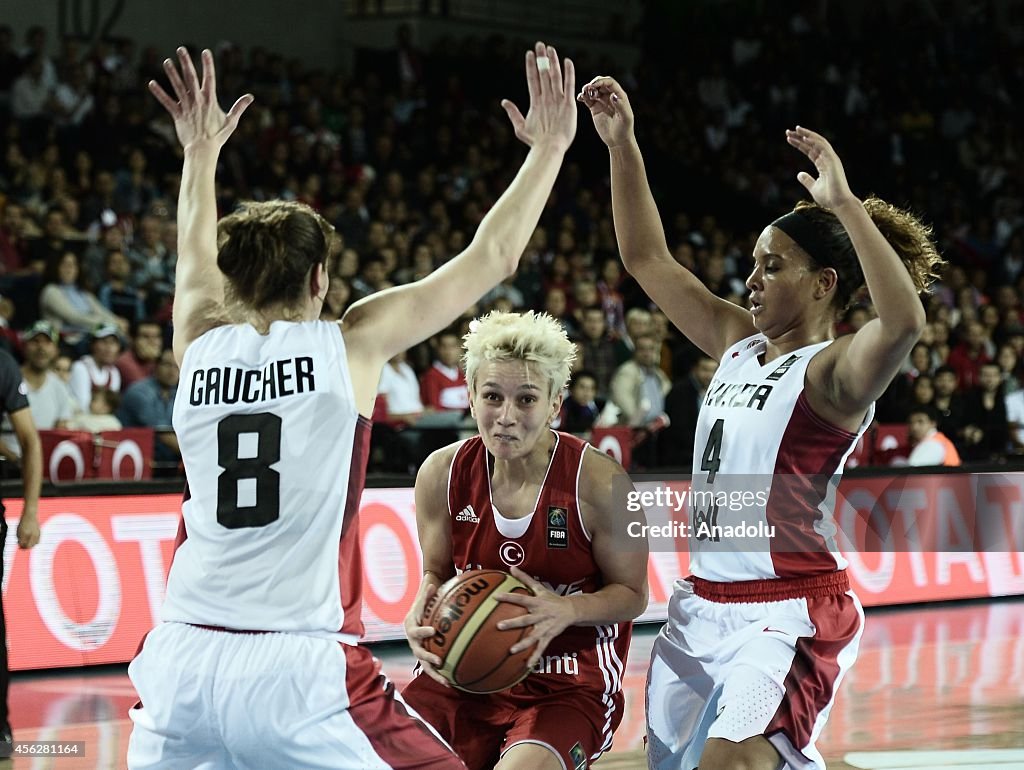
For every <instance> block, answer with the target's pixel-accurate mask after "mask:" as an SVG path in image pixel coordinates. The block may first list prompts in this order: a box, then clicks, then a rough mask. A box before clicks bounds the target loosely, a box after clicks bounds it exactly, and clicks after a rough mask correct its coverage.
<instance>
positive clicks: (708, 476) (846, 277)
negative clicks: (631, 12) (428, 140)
mask: <svg viewBox="0 0 1024 770" xmlns="http://www.w3.org/2000/svg"><path fill="white" fill-rule="evenodd" d="M579 99H580V101H582V102H584V103H585V104H586V105H587V106H588V107H589V108H590V112H591V116H592V117H593V119H594V125H595V127H596V129H597V132H598V134H599V135H600V136H601V139H602V140H603V141H604V143H605V144H606V145H607V146H608V149H609V154H610V159H611V182H612V207H613V215H614V220H615V232H616V236H617V238H618V243H619V249H620V251H621V252H622V257H623V261H624V262H625V265H626V268H627V270H629V272H630V273H631V274H632V275H633V276H635V277H636V279H637V280H638V281H639V282H640V285H641V286H642V287H643V288H644V290H645V291H646V292H647V293H648V294H649V295H650V297H651V298H652V299H653V300H654V301H655V302H656V303H657V304H658V307H660V308H662V309H663V310H664V312H665V313H666V315H668V317H669V319H670V320H671V321H672V322H673V323H674V324H675V325H676V326H677V327H678V328H679V329H680V331H682V332H683V334H685V335H686V336H687V337H689V338H690V339H691V340H692V341H693V342H694V343H695V344H696V345H697V346H698V347H699V348H701V350H703V351H704V352H705V353H707V354H708V355H709V356H711V357H712V358H713V359H715V360H717V361H719V362H720V363H719V367H718V370H717V372H716V373H715V377H714V380H713V381H712V383H711V386H710V387H709V388H708V391H707V394H706V396H705V398H704V401H703V403H702V405H701V409H700V415H699V420H698V424H697V432H696V443H695V446H694V460H693V475H692V479H693V480H692V490H693V491H694V492H698V493H708V492H710V493H712V496H714V494H717V493H718V492H720V491H721V492H727V493H729V494H733V493H736V492H739V493H743V492H746V493H748V494H749V495H750V497H749V498H747V499H748V502H747V503H738V504H737V505H736V506H735V507H733V506H728V505H724V504H720V502H719V501H720V500H721V499H722V498H720V497H716V498H714V500H715V502H714V503H711V502H708V500H709V498H708V497H707V496H706V495H705V496H704V497H703V500H704V502H703V503H702V504H701V505H700V506H697V507H694V508H692V510H691V511H690V517H689V521H690V524H691V527H692V528H693V531H692V532H691V534H690V537H689V543H690V553H691V569H692V573H693V576H692V578H690V579H688V580H680V581H678V582H677V584H676V587H675V591H674V594H673V596H672V599H671V601H670V603H669V621H668V624H667V625H666V626H665V628H664V629H663V630H662V633H661V635H660V636H659V637H658V639H657V641H656V643H655V646H654V651H653V655H652V661H651V671H650V675H649V682H648V688H647V720H648V747H647V748H648V761H649V763H650V766H651V768H656V769H657V770H693V768H698V767H699V768H700V770H724V769H725V768H737V767H743V768H748V770H776V769H777V768H780V767H783V768H792V769H799V770H811V769H812V768H824V766H825V765H824V762H823V760H822V757H821V754H820V753H819V752H818V750H817V749H816V748H815V741H816V739H817V738H818V735H819V734H820V732H821V730H822V728H823V727H824V725H825V722H826V720H827V719H828V714H829V710H830V709H831V707H832V703H833V702H834V699H835V697H836V692H837V689H838V687H839V684H840V682H841V681H842V678H843V675H844V674H845V673H846V672H847V671H848V670H849V668H850V666H851V665H852V664H853V662H854V660H855V659H856V656H857V648H858V644H859V642H860V637H861V632H862V630H863V623H864V619H863V618H864V616H863V611H862V609H861V606H860V602H859V601H858V600H857V597H856V596H855V595H854V594H853V592H852V591H851V590H850V583H849V579H848V577H847V574H846V560H845V559H844V557H843V556H842V554H841V553H839V551H838V549H837V548H836V544H835V539H834V533H835V526H834V524H833V521H832V508H833V502H834V494H835V484H836V483H837V481H838V477H839V474H841V473H842V470H843V464H844V463H845V461H846V458H847V457H848V456H849V454H850V452H851V451H852V450H853V448H854V446H855V445H856V442H857V440H858V438H859V437H860V435H861V433H862V432H863V431H864V429H865V428H866V427H867V425H868V424H869V423H870V422H871V418H872V415H873V413H874V401H875V399H876V398H878V397H879V396H880V395H881V394H882V392H883V391H884V390H885V389H886V386H887V385H888V384H889V382H890V381H891V380H892V378H893V376H894V375H895V374H896V372H898V371H899V368H900V365H901V364H902V363H903V361H904V360H905V359H906V357H907V354H908V353H909V352H910V349H911V348H912V347H913V346H914V343H915V342H916V341H917V339H918V337H919V335H920V333H921V330H922V328H923V327H924V323H925V313H924V308H923V306H922V304H921V302H920V300H919V299H918V296H917V295H918V292H920V291H922V290H924V289H925V288H926V286H927V284H928V282H929V279H930V277H931V274H932V270H933V268H934V267H935V266H936V265H937V264H938V263H939V262H940V261H941V260H940V258H939V256H938V254H937V253H936V251H935V247H934V246H933V244H932V243H931V240H930V239H929V232H928V230H927V229H926V228H925V227H923V226H922V225H921V223H920V222H918V221H917V220H916V219H915V218H914V217H913V216H911V215H910V214H908V213H906V212H903V211H900V210H899V209H896V208H895V207H893V206H890V205H889V204H887V203H885V202H883V201H881V200H878V199H877V198H871V199H868V200H866V201H861V200H859V199H858V198H856V197H855V196H854V195H853V193H852V192H851V191H850V187H849V185H848V184H847V182H846V176H845V173H844V171H843V166H842V164H841V163H840V161H839V157H838V156H837V155H836V153H835V151H834V150H833V149H832V147H831V145H830V144H829V143H828V142H827V141H826V140H825V139H824V138H823V137H822V136H820V135H819V134H816V133H815V132H813V131H809V130H807V129H805V128H800V127H797V128H796V129H795V130H792V131H787V132H786V139H787V140H788V142H789V144H790V145H792V146H793V147H795V148H796V149H797V150H799V151H800V152H802V153H803V154H804V155H805V156H807V158H808V159H809V160H810V161H812V162H813V164H814V167H815V169H816V171H817V177H814V176H812V175H811V174H808V173H807V172H800V174H799V176H798V179H799V181H800V182H801V183H802V184H803V185H804V187H805V188H806V189H807V191H808V192H809V193H810V196H811V197H812V198H813V199H814V202H813V203H809V202H804V203H800V204H797V206H796V208H795V209H794V210H793V211H791V212H790V213H788V214H785V215H784V216H782V217H780V218H779V219H777V220H775V221H774V222H772V223H771V224H770V225H769V226H768V227H766V228H765V229H764V231H763V232H762V233H761V236H760V237H759V238H758V240H757V243H756V245H755V247H754V254H753V266H752V270H751V273H750V276H749V277H748V278H747V281H746V285H747V288H748V289H749V290H750V304H751V309H750V310H746V309H744V308H741V307H737V306H736V305H734V304H732V303H730V302H727V301H725V300H723V299H720V298H718V297H716V296H714V295H713V294H712V293H711V292H710V291H709V290H708V289H707V288H706V287H705V286H704V285H703V284H702V283H701V282H700V280H698V279H697V277H696V276H694V275H693V274H692V273H691V272H690V271H689V270H687V269H686V268H684V267H682V266H681V265H680V264H679V263H678V262H677V261H676V260H675V259H673V257H672V254H671V252H670V251H669V249H668V246H667V244H666V241H665V233H664V230H663V228H662V226H661V220H660V219H659V215H658V209H657V206H656V205H655V203H654V199H653V196H652V195H651V191H650V187H649V185H648V183H647V177H646V173H645V170H644V164H643V158H642V157H641V155H640V150H639V148H638V147H637V143H636V138H635V136H634V134H633V113H632V110H631V108H630V105H629V99H628V98H627V96H626V93H625V91H623V89H622V87H621V86H620V85H619V84H618V83H616V82H615V81H614V80H613V79H612V78H608V77H598V78H595V79H594V80H592V81H591V82H590V83H588V84H587V85H586V86H584V87H583V91H582V93H581V94H580V96H579ZM865 283H866V285H867V288H868V290H869V292H870V294H871V299H872V301H873V302H874V305H875V309H876V310H877V312H878V318H877V319H875V320H872V321H870V322H868V323H867V324H865V325H864V326H863V327H862V328H861V329H860V330H859V331H857V332H856V333H855V334H851V335H848V336H845V337H842V338H840V339H834V321H835V319H836V316H837V314H838V313H839V312H841V311H842V310H843V309H844V308H845V307H846V306H847V305H848V303H849V302H850V299H851V298H852V296H853V295H854V293H855V292H856V291H857V290H858V289H859V288H860V287H861V286H863V285H864V284H865ZM757 493H761V495H760V496H757ZM692 499H697V498H696V497H694V498H692ZM731 499H732V500H734V501H735V500H739V499H741V498H735V497H732V498H731ZM740 525H742V526H743V531H744V532H746V531H747V526H749V527H752V528H753V529H754V530H755V531H756V532H763V533H764V534H763V535H756V536H754V537H750V536H748V535H744V536H742V537H738V536H737V534H736V531H737V527H739V526H740ZM727 527H728V528H729V529H726V528H727ZM730 532H732V534H729V533H730Z"/></svg>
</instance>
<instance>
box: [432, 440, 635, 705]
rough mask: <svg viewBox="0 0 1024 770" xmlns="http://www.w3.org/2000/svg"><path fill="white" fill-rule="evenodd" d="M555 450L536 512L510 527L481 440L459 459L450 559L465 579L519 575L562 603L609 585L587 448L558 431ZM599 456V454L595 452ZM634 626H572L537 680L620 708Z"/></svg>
mask: <svg viewBox="0 0 1024 770" xmlns="http://www.w3.org/2000/svg"><path fill="white" fill-rule="evenodd" d="M552 433H554V436H555V448H554V451H553V452H552V454H551V460H550V463H549V464H548V471H547V474H546V475H545V477H544V481H543V483H542V485H541V490H540V494H539V496H538V498H537V503H536V506H535V507H534V510H533V512H531V513H529V514H527V515H526V516H524V517H522V518H520V519H507V518H505V517H504V516H502V514H501V512H500V511H497V510H495V508H494V505H493V504H492V502H491V463H492V462H493V458H492V457H491V456H490V454H489V453H488V452H487V449H486V448H485V447H484V443H483V441H482V440H481V439H480V437H479V436H475V437H473V438H471V439H468V440H467V441H465V442H464V443H463V444H462V446H460V447H459V449H458V450H457V451H456V452H455V457H454V458H453V459H452V465H451V469H450V471H449V475H448V511H449V514H450V515H451V524H452V555H453V558H454V561H455V567H456V569H458V570H459V572H463V571H465V570H467V569H500V570H504V571H506V572H507V571H508V570H509V569H510V568H511V567H513V566H515V567H519V568H520V569H522V570H523V571H524V572H526V573H527V574H529V575H531V576H533V577H534V578H535V579H536V580H538V581H540V582H542V583H544V584H545V585H546V586H547V587H548V588H550V589H551V590H552V591H554V592H555V593H556V594H559V595H560V596H568V595H570V594H575V593H593V592H594V591H597V590H598V589H600V588H601V587H602V586H603V585H604V580H603V579H602V576H601V572H600V570H599V569H598V566H597V564H596V563H595V561H594V554H593V551H592V549H591V546H590V533H589V532H587V528H586V526H585V525H584V523H583V517H582V516H581V515H580V504H579V489H578V487H579V478H580V470H581V468H582V467H583V453H584V452H585V451H587V448H588V444H587V443H586V442H585V441H582V440H580V439H578V438H576V437H575V436H571V435H569V434H568V433H558V432H555V431H552ZM594 451H596V450H594ZM632 629H633V624H632V623H630V622H627V623H611V624H607V625H601V626H570V627H569V628H567V629H566V630H565V631H564V632H562V634H560V635H559V636H557V637H555V638H554V639H552V640H551V643H550V644H549V645H548V647H547V649H546V650H545V652H544V655H543V657H542V658H541V660H540V661H539V662H538V664H537V667H536V669H535V670H534V673H533V674H531V675H530V677H529V678H528V679H527V680H526V681H527V682H530V681H531V680H533V681H536V678H538V677H539V678H543V679H544V680H546V682H545V683H546V684H549V685H550V686H551V687H552V688H559V689H560V688H561V687H562V686H570V687H574V688H578V687H584V688H587V689H590V690H591V691H597V692H599V693H600V694H601V696H602V698H603V699H604V700H605V702H606V703H607V705H608V706H609V707H611V706H612V705H613V704H614V705H616V706H620V705H621V704H620V703H618V701H619V700H620V699H621V698H622V694H621V689H622V675H623V668H624V664H625V660H626V653H627V652H628V650H629V639H630V635H631V633H632Z"/></svg>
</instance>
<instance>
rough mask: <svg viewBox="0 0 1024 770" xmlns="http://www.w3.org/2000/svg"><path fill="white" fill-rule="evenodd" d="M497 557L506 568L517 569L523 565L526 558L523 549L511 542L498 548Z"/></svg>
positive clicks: (508, 541)
mask: <svg viewBox="0 0 1024 770" xmlns="http://www.w3.org/2000/svg"><path fill="white" fill-rule="evenodd" d="M498 555H499V556H500V557H501V560H502V561H503V562H505V563H506V564H507V565H508V566H510V567H518V566H519V565H520V564H522V563H523V559H525V558H526V551H524V550H523V547H522V546H521V545H519V543H513V542H512V541H511V540H507V541H506V542H504V543H502V544H501V547H500V548H498Z"/></svg>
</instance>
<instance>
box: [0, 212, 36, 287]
mask: <svg viewBox="0 0 1024 770" xmlns="http://www.w3.org/2000/svg"><path fill="white" fill-rule="evenodd" d="M30 222H31V220H30V219H28V218H26V216H25V209H24V208H23V207H22V206H20V205H18V204H17V203H15V202H14V201H7V203H6V204H5V206H4V214H3V221H2V222H0V274H8V273H17V272H19V271H21V270H22V269H23V268H24V267H25V265H26V263H27V262H28V248H29V247H28V238H29V237H30V235H31V228H30V227H29V223H30Z"/></svg>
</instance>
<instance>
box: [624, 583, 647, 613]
mask: <svg viewBox="0 0 1024 770" xmlns="http://www.w3.org/2000/svg"><path fill="white" fill-rule="evenodd" d="M649 600H650V593H649V591H648V588H647V581H646V580H645V581H644V582H643V583H642V584H641V585H640V587H639V588H634V589H633V600H632V601H631V602H630V605H629V620H635V619H636V618H638V617H640V616H641V615H643V614H644V612H645V611H646V610H647V603H648V601H649Z"/></svg>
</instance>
